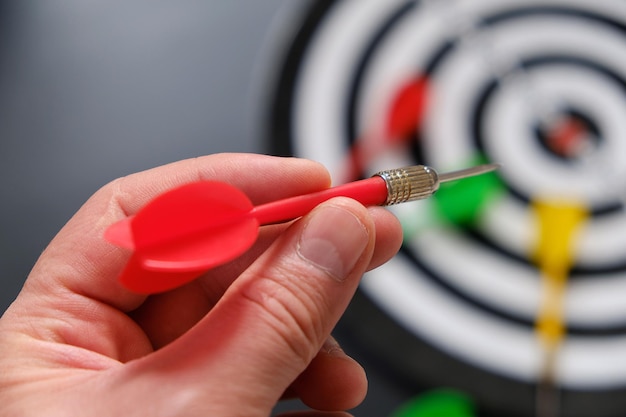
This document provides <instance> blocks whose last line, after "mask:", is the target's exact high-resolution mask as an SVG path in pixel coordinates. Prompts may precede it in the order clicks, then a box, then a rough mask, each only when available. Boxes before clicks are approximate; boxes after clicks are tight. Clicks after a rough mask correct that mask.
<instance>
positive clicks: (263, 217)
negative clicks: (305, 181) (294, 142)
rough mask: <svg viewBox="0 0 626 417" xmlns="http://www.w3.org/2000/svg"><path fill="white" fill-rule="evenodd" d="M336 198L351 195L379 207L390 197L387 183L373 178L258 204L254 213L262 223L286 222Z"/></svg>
mask: <svg viewBox="0 0 626 417" xmlns="http://www.w3.org/2000/svg"><path fill="white" fill-rule="evenodd" d="M334 197H348V198H352V199H354V200H357V201H359V202H360V203H361V204H363V205H366V206H378V205H381V204H383V203H384V202H385V200H386V199H387V185H386V183H385V181H384V180H383V179H382V178H380V177H372V178H368V179H365V180H360V181H355V182H351V183H348V184H344V185H339V186H337V187H333V188H328V189H326V190H323V191H318V192H315V193H311V194H305V195H300V196H296V197H291V198H286V199H284V200H279V201H274V202H271V203H267V204H262V205H259V206H256V207H254V208H253V209H252V211H251V212H250V215H251V216H254V217H255V218H256V219H257V220H258V222H259V224H274V223H282V222H285V221H289V220H292V219H296V218H298V217H301V216H304V215H305V214H307V213H308V212H310V211H311V210H313V209H314V208H315V207H316V206H318V205H319V204H321V203H323V202H324V201H327V200H329V199H331V198H334Z"/></svg>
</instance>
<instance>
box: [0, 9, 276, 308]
mask: <svg viewBox="0 0 626 417" xmlns="http://www.w3.org/2000/svg"><path fill="white" fill-rule="evenodd" d="M284 3H286V1H285V0H262V1H246V0H212V1H191V0H181V1H176V2H172V1H162V0H95V1H82V0H64V1H59V0H32V1H21V0H5V1H3V2H2V3H1V5H0V190H1V191H2V204H1V205H0V210H1V211H0V271H2V274H1V275H0V289H1V291H0V312H1V311H4V310H5V309H6V307H7V306H8V305H9V303H10V302H11V301H12V300H13V299H14V298H15V296H16V294H17V292H18V291H19V289H20V287H21V285H22V283H23V281H24V279H25V277H26V276H27V275H28V272H29V270H30V268H31V267H32V265H33V263H34V262H35V261H36V259H37V257H38V255H39V253H40V252H41V251H42V250H43V249H44V248H45V246H46V245H47V243H48V242H49V240H50V239H51V238H52V237H53V236H54V234H55V233H56V232H57V231H58V230H59V229H60V228H61V227H62V226H63V224H64V223H65V222H66V221H67V220H68V219H69V218H70V217H71V215H72V214H73V213H74V212H75V211H76V210H77V209H78V208H79V207H80V205H81V204H82V203H83V201H84V200H86V199H87V198H88V197H89V196H90V195H91V194H92V193H93V192H94V191H96V190H97V189H98V188H99V187H100V186H102V185H104V184H105V183H107V182H108V181H110V180H112V179H114V178H116V177H119V176H122V175H126V174H128V173H131V172H135V171H139V170H143V169H146V168H150V167H153V166H156V165H160V164H164V163H167V162H170V161H174V160H178V159H182V158H187V157H194V156H197V155H202V154H209V153H215V152H221V151H254V152H259V151H263V144H262V143H261V142H260V140H259V138H260V137H261V135H260V134H258V135H257V133H256V132H252V131H251V130H252V129H250V126H251V123H250V122H251V120H252V116H253V112H254V106H255V105H257V104H258V102H255V97H253V96H254V94H255V91H256V90H257V86H255V85H254V84H255V82H256V81H255V75H256V69H257V65H258V63H259V62H262V61H263V60H262V59H259V57H260V55H267V53H266V50H265V48H266V46H267V38H268V36H269V34H270V33H271V32H272V28H273V27H274V23H276V21H277V18H276V16H277V14H278V13H280V10H282V9H281V6H282V5H283V4H284Z"/></svg>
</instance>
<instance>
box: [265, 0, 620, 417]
mask: <svg viewBox="0 0 626 417" xmlns="http://www.w3.org/2000/svg"><path fill="white" fill-rule="evenodd" d="M297 29H298V30H297V31H296V33H295V35H294V36H293V38H292V39H291V43H290V44H289V47H288V48H287V52H286V54H285V59H284V61H282V63H281V65H282V66H281V68H280V71H279V74H280V77H279V81H278V82H277V85H276V88H275V91H274V94H273V96H272V100H273V101H272V103H271V104H272V105H271V109H272V113H271V116H270V125H271V126H270V129H269V134H270V137H271V140H272V143H273V149H274V151H275V152H276V153H282V154H293V155H296V156H300V157H305V158H309V159H313V160H317V161H320V162H322V163H323V164H324V165H325V166H326V167H328V168H329V170H330V171H331V173H332V175H333V178H334V179H335V181H336V182H338V183H339V182H345V181H350V180H354V179H357V178H362V177H368V176H370V175H372V174H373V173H375V172H376V171H379V170H381V169H389V168H396V167H401V166H406V165H414V164H424V165H428V166H431V167H433V168H435V169H436V170H438V171H440V172H445V171H447V170H454V169H459V168H465V167H468V166H471V165H475V164H478V163H482V162H498V163H500V164H502V167H501V169H500V170H498V172H497V173H492V174H488V175H483V176H481V177H476V178H474V179H468V180H464V181H459V182H457V183H452V184H446V186H442V187H441V189H440V190H439V191H438V192H437V193H436V194H435V196H434V197H433V198H431V199H428V200H424V201H419V202H413V203H407V204H403V205H399V206H397V207H393V208H392V209H391V210H393V212H394V213H395V214H396V215H397V217H398V218H399V219H400V221H401V223H402V225H403V229H404V236H405V240H404V243H403V247H402V249H401V251H400V253H399V254H398V255H397V256H396V257H394V258H393V259H392V260H391V261H390V262H389V263H387V264H386V265H384V266H382V267H380V268H378V269H376V270H374V271H372V272H371V273H369V274H368V275H366V277H364V279H363V281H362V284H361V287H360V290H359V294H358V295H357V297H356V299H355V301H354V303H353V305H352V306H351V308H350V309H349V311H348V313H347V315H346V318H345V320H346V322H347V323H348V325H349V327H350V331H351V334H352V335H353V336H354V337H356V338H357V339H358V340H360V341H361V343H362V344H363V345H364V346H367V347H368V348H369V349H371V350H372V351H373V352H374V354H375V355H378V357H379V358H380V361H381V363H385V364H386V366H387V367H388V368H389V369H392V370H393V372H395V373H396V375H397V377H398V378H399V379H401V380H403V381H407V383H409V384H414V386H415V387H416V392H417V387H419V389H420V390H423V389H424V387H432V388H434V389H436V388H439V387H447V388H452V389H454V390H456V391H455V392H459V393H461V394H462V395H467V397H468V398H469V399H470V401H471V403H472V404H473V405H472V407H475V408H474V410H475V411H473V412H472V413H476V414H471V415H477V416H478V415H480V416H482V415H498V416H539V417H551V416H593V417H604V416H606V417H609V416H624V415H626V213H625V212H624V196H626V3H625V2H623V1H617V0H615V1H609V0H594V1H589V0H569V1H566V0H558V1H557V0H543V1H539V0H431V1H406V0H384V1H382V0H351V1H350V0H343V1H342V0H336V1H317V2H312V3H311V4H310V7H309V8H308V9H307V10H306V11H305V12H304V16H303V19H302V22H301V24H300V25H299V26H298V28H297ZM415 413H416V414H414V415H415V416H418V415H419V412H418V411H416V412H415ZM405 415H409V414H405ZM422 415H426V414H422ZM456 415H458V416H461V415H463V416H466V415H470V414H456ZM450 416H451V417H453V416H452V415H450Z"/></svg>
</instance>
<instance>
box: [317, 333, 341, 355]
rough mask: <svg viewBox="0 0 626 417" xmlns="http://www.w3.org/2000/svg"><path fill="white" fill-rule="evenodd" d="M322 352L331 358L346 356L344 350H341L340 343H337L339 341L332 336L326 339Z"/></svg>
mask: <svg viewBox="0 0 626 417" xmlns="http://www.w3.org/2000/svg"><path fill="white" fill-rule="evenodd" d="M321 350H322V352H324V353H326V354H327V355H331V356H345V355H346V354H345V353H344V351H343V349H342V348H341V346H340V345H339V342H337V340H335V338H334V337H332V336H329V337H328V339H326V341H325V342H324V345H323V346H322V349H321Z"/></svg>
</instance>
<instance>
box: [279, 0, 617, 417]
mask: <svg viewBox="0 0 626 417" xmlns="http://www.w3.org/2000/svg"><path fill="white" fill-rule="evenodd" d="M340 1H341V0H325V1H317V2H313V3H312V4H313V6H312V8H311V10H310V12H309V13H307V14H306V18H305V20H304V21H303V24H302V29H301V30H300V31H299V32H298V34H297V36H296V37H295V39H294V42H293V43H292V46H291V49H290V51H289V52H288V54H287V57H286V60H285V64H284V66H283V73H282V74H281V75H282V77H281V78H280V81H279V82H278V85H277V88H276V95H275V96H274V102H273V105H272V106H271V113H270V115H269V116H270V117H269V120H270V126H269V129H268V131H269V133H270V141H271V144H272V148H273V149H274V150H276V151H277V152H278V153H281V154H291V152H292V141H293V138H294V136H293V129H292V120H291V116H292V114H291V111H290V109H291V108H292V104H293V100H294V94H295V87H296V85H297V82H298V75H299V72H300V69H301V68H300V65H301V63H302V57H303V56H304V55H305V53H306V50H307V48H308V46H309V43H310V42H311V40H312V38H313V34H314V33H315V31H316V30H317V29H318V27H319V26H320V24H321V22H322V21H323V20H324V18H325V17H326V16H327V14H328V13H330V12H331V8H332V6H333V5H336V4H338V3H340ZM416 4H417V2H416V1H407V2H406V3H404V4H403V5H402V6H401V7H399V8H398V9H397V10H396V12H395V13H392V14H391V16H392V17H394V19H397V20H395V22H396V23H397V22H399V20H400V19H401V18H402V16H404V15H406V14H407V12H408V11H409V10H411V9H412V8H413V6H415V5H416ZM540 12H541V13H555V14H557V13H558V14H567V15H570V16H573V17H580V16H585V17H588V16H593V17H594V18H596V19H597V20H599V21H604V20H606V21H607V22H609V23H610V24H613V25H615V26H616V27H618V28H620V30H623V25H621V23H619V22H615V21H614V20H613V19H611V18H609V17H605V16H601V15H596V14H595V13H590V12H587V11H584V10H570V9H568V8H565V7H539V6H537V7H533V8H526V9H524V8H520V9H515V10H512V11H510V12H503V13H499V14H497V15H493V16H491V17H490V18H487V19H485V20H484V24H492V23H493V22H494V21H502V20H505V19H508V18H512V17H516V16H520V15H523V14H526V15H528V14H531V13H540ZM393 26H394V25H393V24H390V23H389V19H387V21H383V23H382V24H381V25H380V28H382V29H381V30H379V31H378V32H375V35H374V36H373V37H372V39H374V40H377V42H380V40H382V39H383V38H384V35H385V33H387V32H388V31H389V30H391V29H392V27H393ZM453 48H454V42H453V41H450V42H449V43H447V44H446V45H444V47H443V48H442V49H441V50H440V51H439V55H438V57H437V59H436V60H433V61H432V62H431V64H432V65H431V67H430V68H429V69H430V70H434V68H435V67H436V66H437V62H436V61H440V60H441V59H443V57H444V56H445V55H446V54H447V53H448V52H449V51H450V50H451V49H453ZM367 50H368V52H367V55H371V54H373V53H374V52H375V50H376V45H374V42H370V47H369V48H367ZM366 67H367V65H365V64H363V65H361V66H360V68H359V71H361V72H364V71H365V69H366ZM362 76H363V74H361V75H360V76H359V77H358V78H361V77H362ZM354 79H355V80H356V79H357V77H355V78H354ZM358 84H359V83H358V82H355V83H354V84H353V85H352V92H353V94H354V97H352V98H351V101H352V105H350V106H348V107H353V105H354V103H357V102H358V90H359V88H358ZM352 110H354V108H352ZM348 116H349V117H348V118H347V119H346V120H349V121H350V120H351V121H352V123H353V122H354V118H353V117H354V114H353V113H352V114H351V113H350V112H349V113H348ZM349 123H350V122H349ZM355 125H356V124H354V125H353V126H352V127H350V126H346V132H350V129H352V132H354V126H355ZM352 140H354V135H353V134H350V135H349V136H348V141H352ZM477 240H478V241H480V240H481V239H480V238H478V239H477ZM494 246H495V245H494ZM406 255H407V253H406V252H405V253H404V255H402V254H401V255H400V256H406ZM509 323H510V325H512V326H520V325H522V326H526V325H527V324H524V323H522V322H519V321H518V322H517V323H516V322H515V320H510V321H509ZM338 330H339V332H340V333H341V334H344V335H348V336H351V339H352V340H355V341H359V343H357V344H354V345H353V346H352V347H353V349H354V350H356V351H360V353H361V354H363V355H366V356H369V357H370V359H372V360H374V361H380V362H382V363H383V364H384V369H388V370H389V371H393V375H394V376H393V378H394V380H397V379H398V377H400V379H402V380H403V381H405V382H406V383H407V384H410V385H412V386H413V387H415V388H416V389H420V388H424V387H428V386H432V385H435V386H441V385H443V386H451V387H456V388H458V389H461V390H464V391H465V392H467V393H469V394H471V395H472V396H473V397H474V399H475V400H476V401H477V404H478V405H479V415H480V416H484V417H487V416H490V417H491V416H493V417H496V416H497V417H503V416H504V415H506V416H507V417H515V416H520V417H528V416H531V415H534V413H535V404H534V400H535V389H536V386H535V384H531V383H526V382H521V381H518V380H515V379H510V378H508V377H504V376H502V375H499V374H495V373H493V372H491V371H488V370H485V369H484V368H477V367H474V366H472V365H470V364H468V363H466V362H463V361H461V360H459V359H457V357H455V356H451V355H449V354H447V353H446V352H443V351H441V350H440V349H439V348H437V347H435V346H433V345H431V344H430V343H429V342H426V341H424V340H422V339H421V338H420V337H419V336H417V335H416V334H414V333H413V332H410V331H408V330H406V329H404V328H403V327H402V326H401V325H399V324H398V323H397V322H396V321H394V320H393V319H392V318H391V317H390V316H389V315H388V314H387V313H386V312H384V311H383V310H381V309H380V306H379V305H378V303H376V302H374V301H372V300H371V299H370V297H369V296H368V295H367V294H366V293H364V292H362V291H359V292H357V294H356V296H355V298H354V300H353V302H352V304H351V306H350V307H349V308H348V310H347V313H346V315H345V316H344V318H343V319H342V321H341V322H340V323H339V326H338ZM583 333H584V331H583ZM594 336H595V335H594ZM381 353H382V356H381ZM476 381H480V383H477V382H476ZM624 410H626V390H624V389H622V388H616V389H603V390H592V391H585V390H573V389H563V390H561V411H562V414H561V417H588V416H589V417H590V416H593V417H621V416H623V415H624ZM491 412H493V413H495V414H490V413H491Z"/></svg>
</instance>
